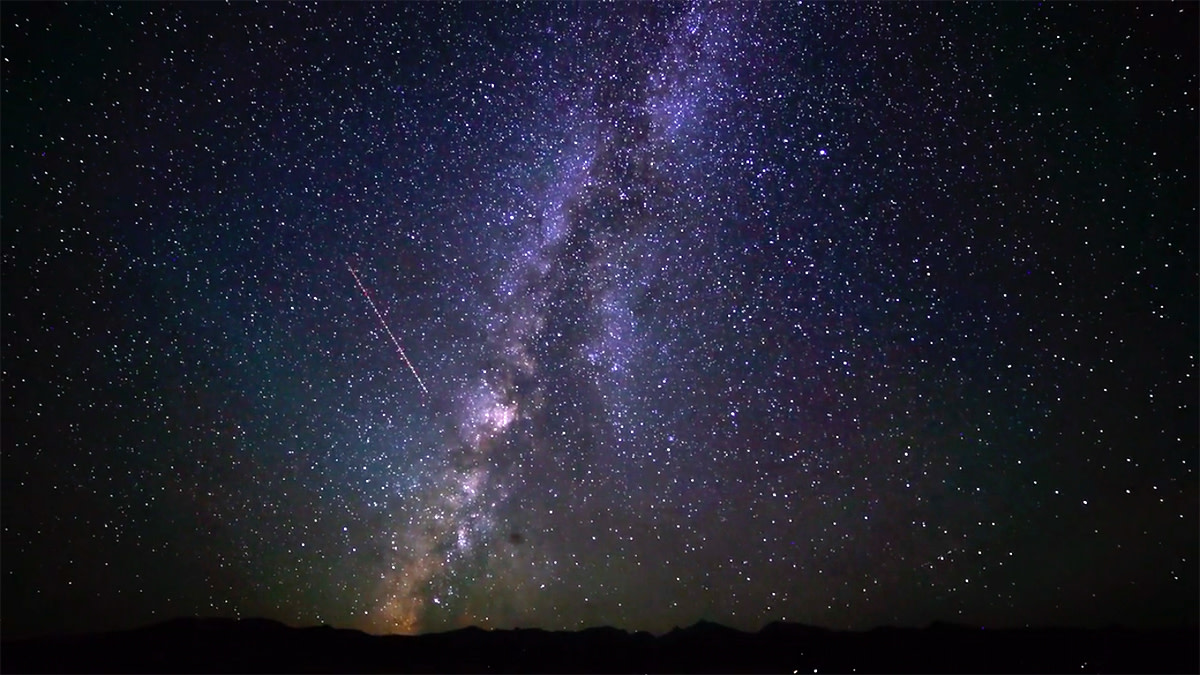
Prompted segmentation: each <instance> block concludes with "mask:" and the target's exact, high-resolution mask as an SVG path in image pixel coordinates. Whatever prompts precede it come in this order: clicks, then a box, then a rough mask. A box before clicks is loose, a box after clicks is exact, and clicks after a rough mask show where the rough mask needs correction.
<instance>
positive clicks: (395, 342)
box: [346, 263, 429, 395]
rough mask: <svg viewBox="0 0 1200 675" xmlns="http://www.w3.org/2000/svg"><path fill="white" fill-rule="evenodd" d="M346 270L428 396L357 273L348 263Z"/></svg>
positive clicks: (414, 369) (427, 391)
mask: <svg viewBox="0 0 1200 675" xmlns="http://www.w3.org/2000/svg"><path fill="white" fill-rule="evenodd" d="M346 269H348V270H350V274H351V276H353V277H354V283H356V284H358V290H360V291H362V294H363V297H365V298H366V299H367V302H368V303H370V304H371V309H373V310H375V317H376V318H377V319H379V323H380V325H382V326H383V329H384V330H385V331H387V334H388V337H390V338H392V344H394V345H396V351H398V352H400V358H402V359H404V363H406V364H408V369H409V370H411V371H412V374H413V377H415V378H417V384H419V385H421V391H424V392H425V394H426V395H428V394H429V390H428V389H426V388H425V383H424V382H422V381H421V376H420V375H418V374H417V369H416V368H414V367H413V364H412V361H409V360H408V354H405V353H404V347H401V346H400V341H399V340H397V339H396V335H395V334H394V333H392V329H391V328H388V325H387V321H384V319H383V314H382V313H381V312H380V311H379V308H378V307H376V306H375V301H374V300H372V299H371V294H370V293H368V292H367V287H366V286H363V282H362V280H361V279H359V278H358V272H355V271H354V268H353V267H351V266H350V263H346Z"/></svg>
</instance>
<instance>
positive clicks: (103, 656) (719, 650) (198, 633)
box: [0, 618, 1200, 673]
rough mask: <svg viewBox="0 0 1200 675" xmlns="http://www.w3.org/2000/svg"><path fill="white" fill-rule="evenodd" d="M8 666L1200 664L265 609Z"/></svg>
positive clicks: (975, 644)
mask: <svg viewBox="0 0 1200 675" xmlns="http://www.w3.org/2000/svg"><path fill="white" fill-rule="evenodd" d="M0 671H3V672H5V673H22V672H43V673H51V672H92V673H115V672H123V673H146V672H173V673H189V672H197V673H198V672H211V673H228V672H299V673H332V672H337V673H348V672H349V673H376V672H394V673H423V672H442V673H540V672H559V673H586V672H606V673H623V672H651V673H679V672H686V673H712V672H737V673H759V672H761V673H767V672H773V673H779V672H785V673H790V672H805V673H811V672H814V671H817V672H858V673H871V672H886V673H902V672H957V673H964V672H976V673H999V672H1005V673H1020V672H1072V673H1081V672H1082V673H1097V672H1141V673H1149V672H1198V671H1200V632H1198V631H1197V630H1196V629H1194V628H1187V629H1176V630H1134V629H1126V628H1119V627H1110V628H1104V629H1098V630H1088V629H1072V628H1046V629H1036V628H1034V629H1003V630H984V629H981V628H975V627H971V626H962V625H957V624H945V623H937V624H932V625H930V626H929V627H927V628H894V627H883V628H877V629H875V630H872V631H866V632H848V631H836V630H828V629H824V628H817V627H813V626H805V625H801V624H793V623H784V622H775V623H771V624H768V625H767V626H765V627H764V628H763V629H762V630H760V631H758V632H756V633H750V632H744V631H740V630H736V629H734V628H729V627H727V626H723V625H720V624H716V623H712V622H708V621H701V622H699V623H696V624H693V625H691V626H688V627H684V628H676V629H674V630H672V631H670V632H668V633H666V634H664V635H661V636H657V637H656V636H654V635H651V634H650V633H646V632H637V633H630V632H627V631H623V630H620V629H617V628H612V627H597V628H589V629H586V630H582V631H577V632H569V631H547V630H540V629H514V630H483V629H480V628H475V627H471V628H462V629H458V630H454V631H449V632H444V633H431V634H426V635H417V636H400V635H390V636H376V635H369V634H367V633H363V632H361V631H357V630H346V629H339V628H333V627H330V626H318V627H310V628H291V627H288V626H286V625H284V624H282V623H279V622H277V621H272V620H268V619H241V620H236V619H207V618H181V619H172V620H170V621H166V622H163V623H158V624H154V625H150V626H146V627H143V628H137V629H133V630H128V631H117V632H107V633H94V634H89V635H76V636H56V637H43V638H34V639H25V640H11V641H5V642H4V644H3V649H0Z"/></svg>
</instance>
